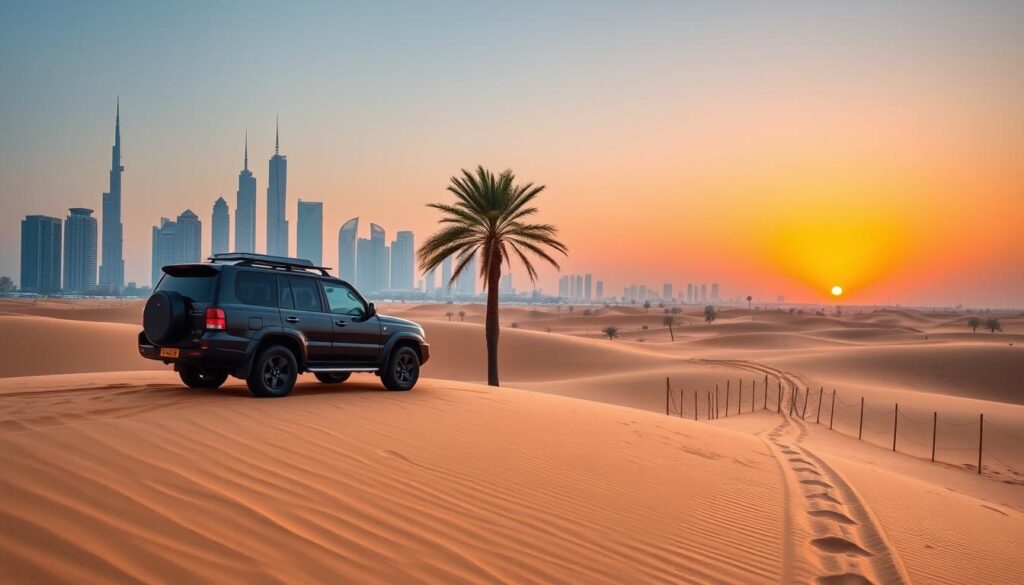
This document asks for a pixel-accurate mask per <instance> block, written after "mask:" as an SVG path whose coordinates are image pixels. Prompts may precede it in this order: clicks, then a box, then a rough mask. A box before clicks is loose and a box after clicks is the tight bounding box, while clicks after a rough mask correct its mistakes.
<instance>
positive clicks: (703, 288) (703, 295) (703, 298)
mask: <svg viewBox="0 0 1024 585" xmlns="http://www.w3.org/2000/svg"><path fill="white" fill-rule="evenodd" d="M700 302H702V303H706V302H708V285H706V284H702V285H700Z"/></svg>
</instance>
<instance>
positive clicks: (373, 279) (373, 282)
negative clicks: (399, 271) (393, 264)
mask: <svg viewBox="0 0 1024 585" xmlns="http://www.w3.org/2000/svg"><path fill="white" fill-rule="evenodd" d="M384 236H385V233H384V228H382V227H380V226H379V225H377V224H375V223H371V224H370V237H369V238H359V240H358V242H357V243H356V286H357V287H358V288H359V289H360V290H361V291H363V292H367V293H377V292H380V291H382V290H384V289H386V288H387V287H388V249H387V246H385V245H384Z"/></svg>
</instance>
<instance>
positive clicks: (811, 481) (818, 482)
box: [800, 479, 832, 488]
mask: <svg viewBox="0 0 1024 585" xmlns="http://www.w3.org/2000/svg"><path fill="white" fill-rule="evenodd" d="M800 483H802V484H805V485H816V486H818V487H823V488H831V487H832V484H829V483H826V482H824V481H821V480H820V479H801V480H800Z"/></svg>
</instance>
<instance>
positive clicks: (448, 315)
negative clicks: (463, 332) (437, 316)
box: [444, 311, 455, 323]
mask: <svg viewBox="0 0 1024 585" xmlns="http://www.w3.org/2000/svg"><path fill="white" fill-rule="evenodd" d="M444 316H445V317H448V322H449V323H451V322H452V317H454V316H455V313H452V312H451V311H448V312H447V313H445V314H444Z"/></svg>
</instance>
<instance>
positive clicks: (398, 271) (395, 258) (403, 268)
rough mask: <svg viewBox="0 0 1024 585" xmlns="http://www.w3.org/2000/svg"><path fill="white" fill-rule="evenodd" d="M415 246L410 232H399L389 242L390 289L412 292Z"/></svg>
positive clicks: (414, 273) (414, 271)
mask: <svg viewBox="0 0 1024 585" xmlns="http://www.w3.org/2000/svg"><path fill="white" fill-rule="evenodd" d="M415 256H416V245H415V243H414V238H413V234H412V232H409V231H401V232H398V233H397V234H395V240H394V241H393V242H391V289H392V290H402V291H407V290H412V289H413V280H414V278H415V276H416V260H415Z"/></svg>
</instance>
